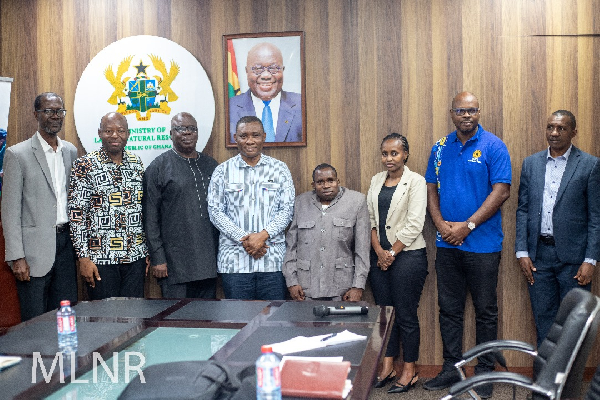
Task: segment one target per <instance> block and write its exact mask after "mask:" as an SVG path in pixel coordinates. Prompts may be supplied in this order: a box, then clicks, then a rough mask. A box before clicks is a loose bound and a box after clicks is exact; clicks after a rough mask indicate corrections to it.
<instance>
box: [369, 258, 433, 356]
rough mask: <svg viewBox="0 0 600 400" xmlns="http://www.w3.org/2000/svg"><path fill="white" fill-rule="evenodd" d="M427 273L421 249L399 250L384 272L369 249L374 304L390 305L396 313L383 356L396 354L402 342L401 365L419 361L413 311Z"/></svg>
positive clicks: (418, 342)
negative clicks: (402, 362)
mask: <svg viewBox="0 0 600 400" xmlns="http://www.w3.org/2000/svg"><path fill="white" fill-rule="evenodd" d="M427 274H428V271H427V253H426V251H425V249H419V250H409V251H401V252H400V253H399V254H398V255H397V256H396V259H395V260H394V262H393V263H392V265H390V267H389V268H388V269H387V270H386V271H382V270H381V269H380V268H379V267H378V266H377V254H376V253H375V252H374V251H373V250H372V249H371V270H370V272H369V279H370V280H371V288H372V289H373V297H374V298H375V303H376V304H377V305H380V306H393V307H394V311H395V313H396V318H395V320H394V325H393V326H392V332H391V333H390V340H389V342H388V347H387V349H386V352H385V356H386V357H396V356H397V355H398V354H400V342H402V357H403V359H404V362H416V361H417V360H418V359H419V346H420V335H421V330H420V327H419V316H418V314H417V310H418V308H419V300H420V299H421V292H422V291H423V285H424V284H425V278H426V277H427Z"/></svg>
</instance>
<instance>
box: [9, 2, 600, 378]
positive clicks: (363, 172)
mask: <svg viewBox="0 0 600 400" xmlns="http://www.w3.org/2000/svg"><path fill="white" fill-rule="evenodd" d="M289 30H301V31H304V32H305V33H306V37H305V39H306V41H305V47H306V84H307V85H306V96H307V129H308V145H307V147H305V148H293V149H286V148H276V149H268V150H267V151H266V153H267V154H269V155H272V156H274V157H277V158H279V159H281V160H283V161H285V162H286V163H287V164H288V165H290V167H291V170H292V174H293V177H294V183H295V186H296V190H297V192H298V193H300V192H303V191H306V190H309V188H310V182H311V177H310V173H311V171H312V169H313V168H314V166H315V165H317V164H319V163H321V162H329V163H332V164H333V165H334V166H336V168H337V169H338V171H339V175H340V179H341V181H342V183H343V184H344V185H345V186H348V187H350V188H352V189H355V190H359V191H362V192H363V193H366V191H367V190H368V186H369V183H370V179H371V177H372V176H373V175H374V174H375V173H377V172H379V171H381V170H382V167H381V163H380V157H379V143H380V141H381V138H382V137H383V136H385V135H386V134H388V133H390V132H392V131H396V132H399V133H402V134H404V135H406V136H407V137H408V140H409V142H410V153H411V157H410V161H409V164H408V165H409V166H410V168H411V169H413V170H415V171H417V172H419V173H421V174H424V173H425V169H426V163H427V159H428V157H429V152H430V149H431V146H432V145H433V143H434V142H435V141H436V140H437V139H439V138H440V137H442V136H444V135H445V134H446V133H447V132H449V131H451V130H453V125H452V123H451V121H450V118H449V115H448V109H449V108H450V102H451V99H452V97H453V96H454V95H455V94H456V93H457V92H459V91H462V90H470V91H473V92H474V93H475V94H476V95H478V97H479V99H480V105H481V108H482V116H481V123H482V125H483V126H484V127H485V128H487V129H488V130H491V131H492V132H495V133H496V134H497V135H498V136H499V137H501V138H502V139H503V140H504V141H505V143H506V144H507V146H508V148H509V151H510V153H511V158H512V166H513V187H512V196H511V198H510V199H509V200H508V201H507V203H506V204H505V206H504V207H503V216H504V221H503V227H504V232H505V242H504V243H505V245H504V250H503V253H502V262H501V269H500V279H499V284H498V296H499V304H500V326H499V335H500V337H504V338H511V339H519V340H525V341H529V342H533V341H534V338H535V334H534V328H533V322H532V318H531V311H530V304H529V296H528V294H527V287H526V284H525V281H524V279H523V277H522V276H521V273H520V271H519V268H518V265H517V262H516V260H515V258H514V252H513V249H514V240H515V234H514V224H515V222H514V221H515V210H516V206H517V192H518V183H519V175H520V166H521V163H522V161H523V159H524V158H525V157H526V156H528V155H530V154H532V153H534V152H537V151H539V150H541V149H543V148H544V147H545V146H546V143H545V137H544V127H545V122H546V119H547V117H548V115H549V114H550V113H551V112H552V111H554V110H556V109H559V108H566V109H570V110H572V111H573V112H574V113H575V115H576V116H577V118H578V128H579V134H578V136H577V138H576V139H575V143H576V145H578V146H580V147H581V148H582V149H583V150H585V151H588V152H590V153H592V154H594V155H597V156H600V144H598V141H597V140H594V139H595V138H594V137H593V134H594V133H595V132H594V128H595V127H597V126H598V125H599V124H600V93H599V92H600V62H599V61H598V60H599V59H600V58H599V57H598V56H599V55H600V38H598V37H595V36H593V35H594V34H595V35H597V34H600V4H598V3H597V2H595V1H593V0H494V1H489V0H432V1H430V2H417V1H414V0H329V1H320V0H253V1H251V0H203V1H196V0H147V1H144V0H62V1H50V0H21V1H12V0H0V76H10V77H13V78H15V80H14V83H13V87H12V96H11V105H12V107H11V112H10V119H9V137H8V144H9V145H12V144H15V143H17V142H20V141H22V140H25V139H26V138H28V137H29V136H30V135H31V134H32V133H33V132H34V131H35V128H36V123H35V120H34V119H33V117H32V113H31V111H32V103H33V99H34V97H35V95H36V94H37V93H40V92H43V91H50V90H52V91H56V92H58V93H61V94H63V96H64V99H65V102H66V107H67V108H68V109H69V110H70V111H72V109H73V101H74V94H75V89H76V87H77V82H78V80H79V77H80V76H81V73H82V72H83V70H84V69H85V67H86V65H87V63H88V62H89V61H90V60H91V58H93V57H94V56H95V55H96V54H97V53H98V52H99V51H100V50H102V48H104V47H105V46H107V45H109V44H110V43H112V42H114V41H115V40H118V39H121V38H123V37H127V36H132V35H141V34H147V35H159V36H163V37H166V38H168V39H171V40H173V41H175V42H177V43H179V44H180V45H182V46H183V47H185V48H186V49H188V50H189V51H190V52H191V53H192V54H193V55H194V56H195V57H196V58H197V59H198V60H199V61H200V63H201V64H202V65H203V67H204V68H205V69H206V71H207V74H208V76H209V79H210V81H211V83H212V85H213V90H214V98H215V102H216V106H217V107H216V115H215V121H214V128H213V134H212V137H211V139H210V140H209V141H208V144H207V146H206V149H205V152H206V153H208V154H210V155H212V156H213V157H214V158H216V159H217V160H218V161H220V162H221V161H224V160H226V159H227V158H229V157H231V156H232V155H234V154H235V153H236V151H235V150H234V149H226V148H225V146H224V130H225V126H226V124H225V120H224V118H225V116H224V112H223V103H224V87H223V45H222V35H224V34H232V33H244V32H265V31H289ZM578 35H579V36H578ZM239 62H240V64H241V65H243V64H244V62H245V60H239ZM63 134H64V137H66V138H67V139H68V140H70V141H72V142H74V143H75V144H77V145H78V147H79V150H80V153H81V154H83V153H84V150H83V148H82V147H81V143H80V142H79V140H78V138H77V133H76V131H75V126H74V119H73V115H72V112H70V113H69V114H68V116H67V118H66V121H65V130H64V133H63ZM424 234H425V237H426V239H427V241H428V256H429V260H430V268H429V272H430V274H429V276H428V278H427V281H426V284H425V288H424V292H423V297H422V300H421V306H420V309H419V315H420V317H421V322H422V350H421V358H420V362H421V363H422V364H429V365H433V364H438V365H439V364H441V361H442V359H441V341H440V337H439V326H438V319H437V299H436V296H437V295H436V283H435V269H434V264H433V262H434V255H435V246H434V244H433V240H434V234H435V231H434V228H433V226H432V224H431V222H430V220H428V221H427V223H426V226H425V230H424ZM599 276H600V273H596V277H595V279H594V282H593V290H594V292H595V293H600V290H599V289H600V277H599ZM472 316H473V310H472V306H469V307H468V309H467V316H466V318H467V323H466V335H465V345H466V346H470V345H472V344H473V343H474V323H473V318H472ZM508 359H509V362H510V364H511V365H514V366H528V365H530V361H529V360H528V359H527V358H525V357H518V356H514V355H511V356H509V357H508ZM598 362H600V346H599V345H598V344H597V345H596V347H595V353H594V355H593V356H592V358H591V359H590V362H589V365H595V364H597V363H598Z"/></svg>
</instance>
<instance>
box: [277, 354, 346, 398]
mask: <svg viewBox="0 0 600 400" xmlns="http://www.w3.org/2000/svg"><path fill="white" fill-rule="evenodd" d="M349 371H350V362H349V361H341V362H332V361H309V360H294V359H292V360H286V361H285V363H284V364H283V368H282V369H281V393H282V394H283V395H284V396H294V397H315V398H319V399H343V393H344V387H345V385H346V379H348V372H349Z"/></svg>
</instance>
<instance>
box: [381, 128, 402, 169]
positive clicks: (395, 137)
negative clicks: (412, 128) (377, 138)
mask: <svg viewBox="0 0 600 400" xmlns="http://www.w3.org/2000/svg"><path fill="white" fill-rule="evenodd" d="M388 140H399V141H400V143H402V147H403V148H404V151H405V152H406V154H407V156H406V159H405V160H404V163H406V162H407V161H408V154H409V151H408V139H406V137H405V136H404V135H401V134H399V133H395V132H392V133H390V134H389V135H387V136H386V137H384V138H383V140H382V141H381V145H380V146H379V147H380V148H381V147H382V146H383V144H384V143H385V142H387V141H388Z"/></svg>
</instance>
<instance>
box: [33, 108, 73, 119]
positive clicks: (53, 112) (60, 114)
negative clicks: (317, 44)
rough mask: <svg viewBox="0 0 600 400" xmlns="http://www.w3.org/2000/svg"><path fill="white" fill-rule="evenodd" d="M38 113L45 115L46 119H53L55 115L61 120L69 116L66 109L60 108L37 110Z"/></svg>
mask: <svg viewBox="0 0 600 400" xmlns="http://www.w3.org/2000/svg"><path fill="white" fill-rule="evenodd" d="M35 111H37V112H41V113H44V115H45V116H46V117H51V116H53V115H56V116H58V117H60V118H62V117H64V116H65V115H67V110H65V109H64V108H59V109H56V110H55V109H52V108H46V109H45V110H35Z"/></svg>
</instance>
